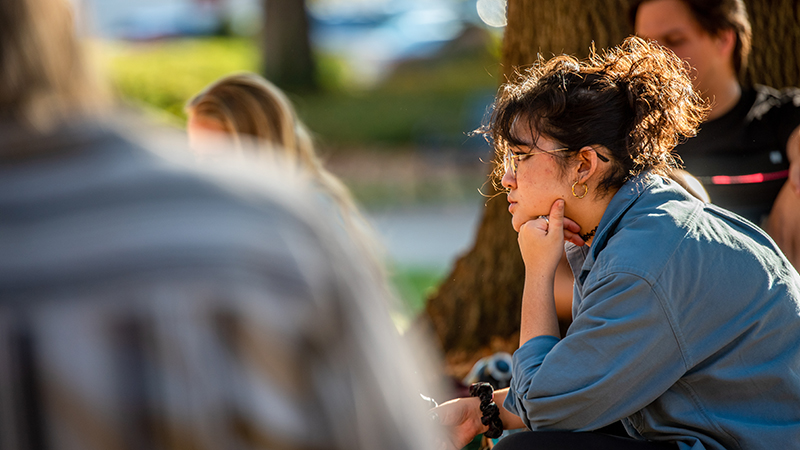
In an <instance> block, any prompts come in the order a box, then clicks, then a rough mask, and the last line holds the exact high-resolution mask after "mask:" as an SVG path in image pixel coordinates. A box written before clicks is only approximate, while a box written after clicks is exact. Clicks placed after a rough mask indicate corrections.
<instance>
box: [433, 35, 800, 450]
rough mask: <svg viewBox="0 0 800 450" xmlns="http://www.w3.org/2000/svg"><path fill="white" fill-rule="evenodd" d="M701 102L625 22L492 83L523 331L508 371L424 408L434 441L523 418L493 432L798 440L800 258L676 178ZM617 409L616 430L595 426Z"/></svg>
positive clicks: (703, 444) (676, 68)
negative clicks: (563, 326)
mask: <svg viewBox="0 0 800 450" xmlns="http://www.w3.org/2000/svg"><path fill="white" fill-rule="evenodd" d="M705 111H706V107H705V103H704V102H703V101H702V99H700V97H699V96H698V95H697V94H696V93H695V92H694V90H693V88H692V83H691V81H690V79H689V77H688V72H687V70H686V68H685V65H684V64H683V62H682V61H681V60H680V59H679V58H678V57H676V56H675V55H674V54H673V53H672V52H669V51H668V50H665V49H664V48H663V47H661V46H659V45H657V44H654V43H650V42H646V41H644V40H642V39H640V38H636V37H631V38H628V39H626V40H625V41H624V42H623V44H622V45H621V46H620V47H616V48H613V49H610V50H609V51H607V52H605V53H603V54H596V53H595V52H592V53H591V56H590V58H589V59H587V60H585V61H578V60H576V59H575V58H572V57H569V56H559V57H555V58H552V59H551V60H549V61H543V60H541V61H539V62H538V63H537V64H535V65H534V66H533V67H532V68H530V69H528V70H526V71H525V72H524V73H522V74H520V75H519V77H518V78H517V79H515V80H513V81H511V82H509V83H508V84H506V85H505V86H504V87H503V88H502V89H501V91H500V94H499V95H498V98H497V99H496V101H495V105H494V112H493V116H492V121H491V123H490V124H489V126H488V127H487V133H488V134H489V136H490V137H491V138H492V141H493V142H494V144H495V148H496V150H497V156H498V164H497V172H496V174H497V177H498V178H500V176H502V178H501V180H500V181H501V182H502V185H503V187H504V188H505V189H506V190H507V192H508V201H509V203H510V206H509V211H510V212H511V213H512V219H511V223H512V225H513V227H514V229H515V230H516V231H517V232H518V234H519V236H518V238H519V239H518V240H519V247H520V252H521V254H522V258H523V261H524V263H525V286H524V290H523V294H522V311H521V322H520V348H519V349H518V350H517V351H516V352H515V353H514V355H513V357H512V362H513V364H512V377H511V384H510V387H509V388H508V389H505V390H500V391H496V392H492V390H491V388H487V387H485V386H476V387H474V388H473V389H472V391H473V392H472V393H473V394H474V395H475V396H474V397H470V398H462V399H456V400H453V401H450V402H447V403H445V404H443V405H441V406H439V407H438V408H435V409H433V410H432V411H431V414H432V416H433V418H435V419H437V420H438V421H439V423H441V424H442V425H443V426H445V427H448V429H449V431H450V432H451V434H450V436H449V438H448V440H447V441H446V442H444V443H443V445H442V448H447V449H451V450H452V449H457V448H460V447H461V446H463V445H464V444H465V443H466V442H469V441H470V440H471V439H472V438H473V437H474V436H475V435H476V434H478V433H484V435H487V436H489V437H495V436H497V435H499V434H500V433H501V432H502V431H503V430H504V429H512V428H522V427H525V428H528V429H529V430H532V431H527V432H519V433H515V434H511V435H510V436H508V437H505V438H503V439H501V440H500V441H499V443H498V444H497V446H496V447H495V450H501V449H502V450H512V449H514V450H526V449H531V450H532V449H537V450H547V449H568V448H572V449H581V450H585V449H615V450H621V449H642V450H643V449H670V448H672V449H693V450H699V449H715V450H723V449H731V448H744V449H749V450H752V449H765V450H767V449H774V448H783V447H785V446H787V445H792V444H789V443H792V442H795V443H796V442H800V408H798V407H797V405H798V404H800V379H798V377H797V374H798V373H800V347H798V345H797V343H798V342H800V314H798V311H800V275H798V273H797V271H796V270H795V269H794V268H793V267H792V265H791V263H790V262H789V261H788V260H787V259H786V257H785V256H784V255H783V253H781V251H780V250H779V249H778V247H777V246H776V245H775V243H774V242H773V241H772V240H771V239H770V238H769V236H768V235H767V234H766V233H764V232H763V230H761V229H760V228H758V227H757V226H755V225H753V224H752V223H751V222H750V221H748V220H746V219H744V218H742V217H740V216H738V215H736V214H734V213H732V212H730V211H727V210H725V209H723V208H720V207H718V206H716V205H713V204H709V203H705V202H704V201H702V200H700V199H698V198H697V197H695V196H694V195H692V194H690V193H689V192H688V191H687V190H685V189H684V188H683V187H682V186H680V184H679V183H676V182H675V181H674V180H672V179H671V172H672V169H673V168H674V167H675V165H676V164H677V163H676V161H675V160H674V159H673V156H672V149H673V147H674V146H675V144H676V143H677V142H679V141H680V140H681V139H682V138H683V137H686V136H691V135H692V134H693V133H694V132H695V131H696V128H697V126H698V125H699V123H700V122H701V121H702V119H703V116H704V114H705ZM565 241H567V242H566V244H565ZM565 248H566V253H567V258H568V259H569V264H570V266H571V268H572V270H573V274H574V277H575V300H574V304H573V314H574V321H573V323H572V325H571V326H570V328H569V331H568V332H567V334H566V336H565V337H563V338H560V337H559V330H558V322H557V316H556V308H555V300H554V296H553V288H552V287H553V278H554V276H555V271H556V267H557V265H558V262H559V260H560V259H561V256H562V255H563V253H564V252H565ZM617 421H621V422H622V424H623V426H624V428H625V431H626V432H627V436H617V435H611V434H607V433H605V432H601V431H599V430H601V429H603V428H604V427H606V426H608V425H610V424H613V423H615V422H617Z"/></svg>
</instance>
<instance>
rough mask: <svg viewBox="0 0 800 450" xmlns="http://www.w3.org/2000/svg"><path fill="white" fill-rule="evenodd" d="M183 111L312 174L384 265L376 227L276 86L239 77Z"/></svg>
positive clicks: (205, 93)
mask: <svg viewBox="0 0 800 450" xmlns="http://www.w3.org/2000/svg"><path fill="white" fill-rule="evenodd" d="M185 110H186V112H187V114H192V115H194V116H195V117H202V118H206V119H211V120H214V121H215V122H217V123H219V124H220V125H221V126H222V128H223V129H224V131H225V133H226V134H228V135H229V136H230V138H231V140H232V141H233V145H234V147H236V148H237V149H240V150H241V149H242V147H243V146H244V144H250V143H252V141H253V140H255V144H256V146H255V147H256V148H257V149H258V151H261V152H275V151H277V152H280V153H282V154H283V155H282V156H284V157H285V159H286V160H288V162H289V163H291V164H295V165H296V166H298V167H299V168H300V169H301V170H304V171H305V172H307V173H308V174H309V175H311V176H312V177H313V178H314V181H315V182H316V183H317V184H318V185H319V186H320V187H321V188H322V190H323V191H324V192H325V193H327V194H328V195H329V196H330V197H331V199H332V200H333V201H334V202H335V203H336V204H337V206H338V207H339V209H340V211H341V216H342V220H343V222H344V225H345V228H346V230H347V232H348V233H349V234H350V235H351V237H352V238H353V240H354V241H356V242H360V243H362V245H363V246H364V249H365V251H367V253H369V254H370V255H371V257H374V259H375V260H376V262H378V263H379V266H381V267H382V264H380V260H381V259H382V258H381V257H380V255H379V254H378V253H377V252H378V250H379V249H380V246H379V245H377V240H376V239H375V237H374V232H373V231H372V228H371V227H370V226H369V224H368V223H367V221H366V219H365V218H364V217H363V216H362V214H361V213H360V212H359V210H358V208H357V206H356V203H355V201H354V200H353V197H352V195H351V194H350V191H349V190H348V189H347V187H346V186H345V185H344V184H343V183H342V182H341V181H340V180H339V179H338V178H337V177H336V176H335V175H333V174H332V173H330V172H329V171H328V170H327V169H325V167H324V166H323V164H322V161H321V160H320V158H319V157H318V156H317V153H316V151H315V150H314V144H313V141H312V139H311V134H310V133H309V131H308V129H307V128H306V127H305V125H304V124H303V123H302V122H301V121H300V119H299V118H298V117H297V113H296V112H295V110H294V107H293V106H292V104H291V102H290V101H289V99H288V98H287V97H286V95H285V94H284V93H283V92H282V91H281V90H280V89H279V88H278V87H276V86H275V85H274V84H272V83H270V82H269V81H267V80H266V79H264V78H263V77H261V76H259V75H256V74H254V73H249V72H242V73H235V74H231V75H228V76H225V77H222V78H220V79H218V80H217V81H215V82H213V83H211V84H210V85H209V86H207V87H206V88H205V89H203V90H202V91H201V92H200V93H198V94H197V95H195V96H194V97H193V98H192V99H190V100H189V101H188V102H187V103H186V107H185ZM248 148H249V147H248Z"/></svg>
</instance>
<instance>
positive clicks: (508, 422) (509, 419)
mask: <svg viewBox="0 0 800 450" xmlns="http://www.w3.org/2000/svg"><path fill="white" fill-rule="evenodd" d="M507 395H508V388H505V389H500V390H498V391H494V402H495V403H496V404H497V406H498V407H500V420H502V421H503V428H504V429H506V430H514V429H517V428H524V427H525V423H523V422H522V419H520V418H519V416H518V415H516V414H514V413H512V412H511V411H509V410H507V409H505V408H504V407H503V402H504V401H505V399H506V396H507Z"/></svg>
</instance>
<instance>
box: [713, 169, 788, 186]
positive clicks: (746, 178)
mask: <svg viewBox="0 0 800 450" xmlns="http://www.w3.org/2000/svg"><path fill="white" fill-rule="evenodd" d="M788 176H789V170H788V169H787V170H781V171H779V172H769V173H751V174H749V175H732V176H728V175H717V176H714V177H711V184H753V183H763V182H765V181H772V180H781V179H784V178H787V177H788Z"/></svg>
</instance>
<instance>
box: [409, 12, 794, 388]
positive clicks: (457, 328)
mask: <svg viewBox="0 0 800 450" xmlns="http://www.w3.org/2000/svg"><path fill="white" fill-rule="evenodd" d="M748 8H749V11H750V17H751V20H752V25H753V36H754V38H753V52H752V54H751V57H750V64H749V67H748V70H747V72H746V77H745V79H746V80H747V81H751V82H757V83H763V84H768V85H771V86H776V87H781V86H786V85H800V58H798V55H797V53H798V51H800V45H799V44H800V4H797V3H795V1H794V0H761V1H751V2H749V6H748ZM627 12H628V1H627V0H550V1H543V0H509V1H508V25H507V27H506V30H505V36H504V40H503V64H502V67H503V68H504V74H503V75H505V79H508V78H510V77H512V76H513V73H514V71H515V70H516V69H517V68H519V67H520V66H525V65H529V64H531V63H533V62H534V61H536V59H537V57H538V55H539V54H541V56H542V58H544V59H548V58H550V57H552V56H554V55H556V54H562V53H566V54H571V55H575V56H578V57H585V56H587V55H588V53H589V48H590V47H591V46H592V45H594V46H595V47H596V48H597V49H602V48H607V47H610V46H613V45H617V44H619V43H620V42H621V41H622V40H623V39H624V38H625V37H627V36H628V35H630V34H631V33H632V32H633V29H632V24H630V23H629V22H628V17H627ZM495 193H496V192H495ZM507 206H508V205H507V203H506V202H505V196H504V195H499V196H497V197H495V198H493V199H492V200H490V201H489V202H488V203H487V206H486V209H485V211H484V214H483V218H482V220H481V224H480V225H479V228H478V232H477V236H476V239H475V244H474V245H473V247H472V249H471V250H470V251H469V252H468V253H466V254H465V255H464V256H462V257H461V258H459V259H458V260H457V261H456V263H455V265H454V268H453V270H452V272H451V273H450V274H449V276H447V277H446V279H445V281H444V282H443V283H442V284H441V286H440V287H439V289H438V291H437V292H436V293H434V294H433V295H432V296H430V297H429V298H428V302H427V305H426V308H425V312H424V314H423V318H427V319H429V323H430V324H431V326H432V328H433V332H434V334H435V335H436V336H437V337H438V338H439V341H440V344H441V349H442V351H443V352H444V354H445V357H446V365H447V368H448V370H449V371H450V372H451V374H453V375H456V376H463V375H464V374H465V373H466V372H467V371H468V370H469V368H470V366H471V364H473V363H474V362H475V361H476V360H477V359H478V358H480V357H482V356H485V355H487V354H490V353H493V352H495V351H501V350H502V351H508V352H512V351H513V350H515V349H516V348H517V346H518V336H519V320H520V307H521V297H522V286H523V280H524V267H523V263H522V258H521V256H520V253H519V249H518V247H517V240H516V233H515V232H514V230H513V229H512V227H511V220H510V215H509V213H508V211H507Z"/></svg>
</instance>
